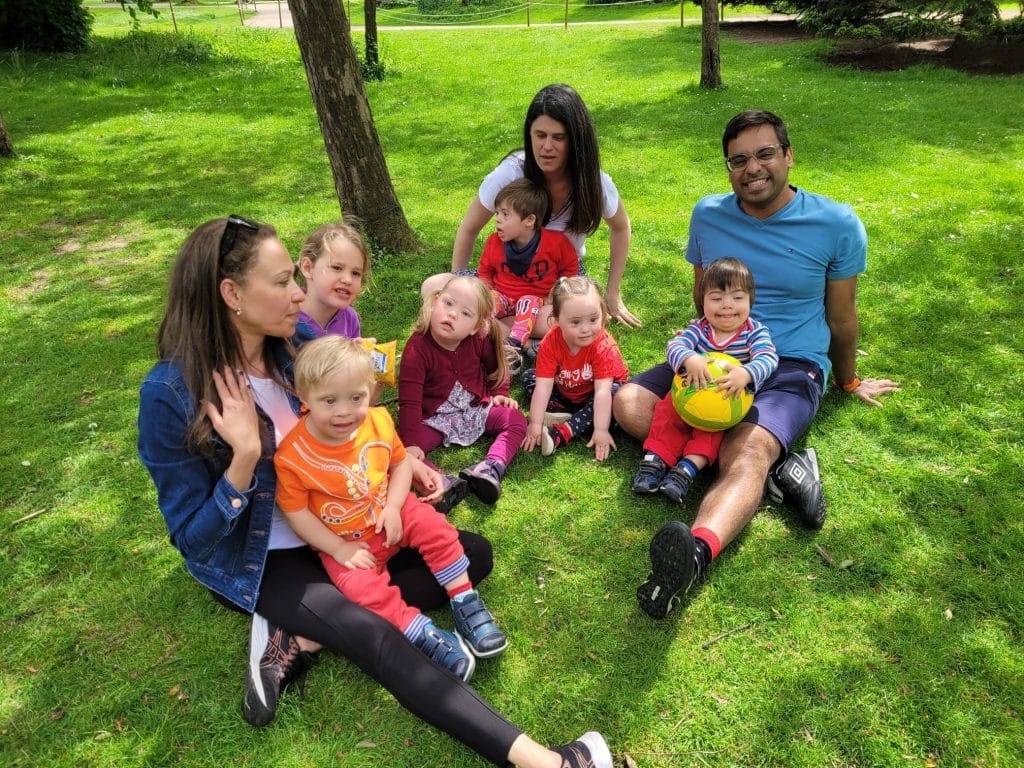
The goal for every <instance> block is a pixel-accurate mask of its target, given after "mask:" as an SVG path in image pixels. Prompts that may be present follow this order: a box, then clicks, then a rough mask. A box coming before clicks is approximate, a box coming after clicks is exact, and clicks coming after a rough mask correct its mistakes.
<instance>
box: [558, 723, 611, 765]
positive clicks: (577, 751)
mask: <svg viewBox="0 0 1024 768" xmlns="http://www.w3.org/2000/svg"><path fill="white" fill-rule="evenodd" d="M551 751H552V752H557V753H558V755H559V756H560V757H561V758H562V768H612V752H611V750H610V749H608V743H607V742H606V741H605V740H604V736H602V735H601V734H600V733H598V732H597V731H588V732H587V733H584V734H583V735H582V736H580V737H579V738H578V739H576V741H573V742H570V743H568V744H564V745H562V746H560V747H552V748H551Z"/></svg>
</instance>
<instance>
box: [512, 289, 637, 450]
mask: <svg viewBox="0 0 1024 768" xmlns="http://www.w3.org/2000/svg"><path fill="white" fill-rule="evenodd" d="M551 316H552V319H553V326H552V328H551V330H549V331H548V332H547V334H545V336H544V339H543V340H542V341H541V343H540V349H539V350H538V352H537V367H536V368H535V369H531V370H529V371H525V372H524V373H523V387H524V388H525V389H526V391H527V393H531V398H530V423H529V427H528V429H527V434H526V440H524V441H523V450H525V451H532V450H533V448H534V446H537V445H539V446H540V452H541V455H543V456H550V455H551V454H552V453H554V451H555V449H556V448H559V447H561V446H564V445H566V444H567V443H568V442H569V441H570V440H572V439H573V438H574V437H578V436H579V437H585V436H587V435H590V441H589V442H588V443H587V447H588V448H593V449H594V455H595V457H596V458H597V460H598V461H604V460H605V459H607V458H608V455H609V454H610V453H611V450H612V449H613V448H615V447H616V446H615V441H614V440H613V439H612V436H611V434H610V432H609V429H610V427H611V423H612V396H613V395H614V394H615V391H616V390H617V389H618V388H619V387H620V386H621V385H622V384H623V383H624V382H625V381H626V379H628V378H629V370H628V369H627V368H626V363H625V361H624V360H623V359H622V353H621V352H620V351H619V345H618V344H617V343H616V342H615V339H614V338H612V335H611V334H610V333H608V331H607V329H606V328H605V326H606V325H607V324H608V310H607V308H606V307H605V303H604V299H603V297H602V296H601V289H600V288H599V287H598V285H597V283H595V282H594V281H593V280H592V279H591V278H589V277H563V278H561V279H559V281H558V282H557V283H555V287H554V289H553V290H552V293H551Z"/></svg>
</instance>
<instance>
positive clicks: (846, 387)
mask: <svg viewBox="0 0 1024 768" xmlns="http://www.w3.org/2000/svg"><path fill="white" fill-rule="evenodd" d="M859 386H860V377H859V376H854V377H853V381H851V382H849V383H848V384H840V383H839V382H836V388H837V389H841V390H843V392H856V391H857V387H859Z"/></svg>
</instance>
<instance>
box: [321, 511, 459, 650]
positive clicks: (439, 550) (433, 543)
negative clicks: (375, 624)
mask: <svg viewBox="0 0 1024 768" xmlns="http://www.w3.org/2000/svg"><path fill="white" fill-rule="evenodd" d="M360 541H362V542H365V543H366V544H369V545H370V551H371V552H372V553H373V554H374V556H375V557H376V558H377V566H376V567H375V568H346V567H345V566H344V565H342V564H341V563H339V562H338V561H337V560H335V559H334V558H333V557H331V556H330V555H328V554H326V553H324V552H321V553H320V560H321V562H323V564H324V568H325V569H326V571H327V575H328V576H330V577H331V581H333V582H334V586H336V587H337V588H338V590H339V591H340V592H341V594H343V595H344V596H345V597H347V598H348V599H349V600H351V601H352V602H355V603H359V605H361V606H363V607H364V608H368V609H369V610H371V611H373V612H374V613H376V614H377V615H378V616H380V617H381V618H384V619H387V620H388V621H390V622H391V623H392V624H394V625H395V626H396V627H398V629H400V630H402V631H404V630H405V628H406V627H408V626H409V624H410V623H411V622H412V621H413V619H415V618H416V617H417V616H419V615H420V611H419V610H418V609H416V608H412V607H410V606H409V605H407V604H406V602H405V601H404V600H403V599H402V593H401V592H400V591H399V590H398V587H395V586H393V585H392V584H391V577H390V574H389V573H388V571H387V568H386V567H385V566H386V564H387V561H388V560H389V559H390V558H391V556H392V555H394V554H395V553H396V552H398V550H399V549H400V548H401V547H413V548H414V549H417V550H419V553H420V555H421V556H422V557H423V560H424V561H425V562H426V564H427V567H428V568H429V569H430V571H431V573H433V574H434V575H435V576H437V575H438V574H439V573H441V572H442V571H444V570H445V569H446V568H449V567H450V566H452V565H455V564H456V563H458V562H459V560H463V559H465V556H466V555H465V552H464V551H463V549H462V544H460V543H459V533H458V531H456V530H455V528H454V527H453V526H452V524H451V523H449V522H448V519H447V518H446V517H445V516H444V515H442V514H441V513H440V512H438V511H437V510H436V509H434V508H433V507H432V506H430V505H429V504H425V503H423V502H422V501H420V500H419V499H417V498H416V497H415V496H414V495H413V494H411V493H410V494H409V495H408V497H406V500H405V504H404V505H402V539H401V541H399V542H398V543H397V544H396V545H394V546H391V547H388V546H386V545H385V544H384V532H383V531H381V532H380V533H373V532H372V531H371V532H370V534H369V535H367V536H364V537H363V538H362V539H360ZM467 565H468V561H467ZM464 570H465V568H462V569H460V571H459V573H461V572H462V571H464ZM454 575H458V574H454ZM451 580H452V579H451V578H446V579H445V582H446V583H447V582H448V581H451ZM442 586H443V584H442Z"/></svg>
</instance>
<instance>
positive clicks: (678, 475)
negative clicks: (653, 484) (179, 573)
mask: <svg viewBox="0 0 1024 768" xmlns="http://www.w3.org/2000/svg"><path fill="white" fill-rule="evenodd" d="M692 482H693V478H692V477H690V476H689V475H688V474H686V472H684V471H683V470H682V469H680V467H679V465H678V464H677V465H676V466H674V467H672V469H670V470H669V471H668V472H667V473H666V474H665V479H664V480H662V481H661V485H659V486H658V490H659V491H661V495H662V496H667V497H668V498H669V499H671V500H672V501H674V502H675V503H676V504H679V503H681V502H682V501H683V499H685V498H686V492H687V491H689V490H690V483H692Z"/></svg>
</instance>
